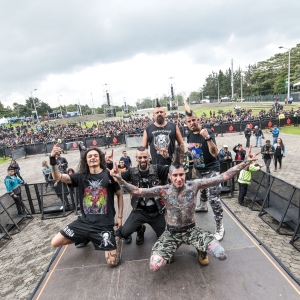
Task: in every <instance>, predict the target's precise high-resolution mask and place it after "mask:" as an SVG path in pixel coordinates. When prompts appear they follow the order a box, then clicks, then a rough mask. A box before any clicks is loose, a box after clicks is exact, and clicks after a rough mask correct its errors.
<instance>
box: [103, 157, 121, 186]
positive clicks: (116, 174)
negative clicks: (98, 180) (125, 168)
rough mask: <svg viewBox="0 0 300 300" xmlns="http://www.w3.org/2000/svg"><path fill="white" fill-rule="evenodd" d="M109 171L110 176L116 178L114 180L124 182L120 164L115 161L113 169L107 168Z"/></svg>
mask: <svg viewBox="0 0 300 300" xmlns="http://www.w3.org/2000/svg"><path fill="white" fill-rule="evenodd" d="M106 170H107V172H109V174H110V176H111V177H113V178H114V180H115V181H116V182H118V183H120V182H123V179H122V176H121V173H120V171H119V168H118V165H117V163H116V162H115V166H114V168H113V169H112V170H110V169H108V168H106Z"/></svg>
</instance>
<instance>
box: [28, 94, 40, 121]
mask: <svg viewBox="0 0 300 300" xmlns="http://www.w3.org/2000/svg"><path fill="white" fill-rule="evenodd" d="M34 91H37V89H34V90H33V91H31V92H30V93H31V99H32V102H33V106H34V110H35V114H36V118H37V121H38V123H39V122H40V120H39V115H38V112H37V110H36V106H35V101H34V99H33V97H32V92H34Z"/></svg>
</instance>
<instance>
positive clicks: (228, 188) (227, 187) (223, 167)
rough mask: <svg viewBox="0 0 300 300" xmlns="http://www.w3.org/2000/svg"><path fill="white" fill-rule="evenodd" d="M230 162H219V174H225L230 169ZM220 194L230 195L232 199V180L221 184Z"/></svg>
mask: <svg viewBox="0 0 300 300" xmlns="http://www.w3.org/2000/svg"><path fill="white" fill-rule="evenodd" d="M231 165H232V162H231V161H230V162H220V174H222V173H224V172H226V171H227V170H228V169H230V168H231ZM221 192H222V193H230V194H231V197H233V192H234V180H233V178H231V179H229V180H227V181H225V182H223V183H222V191H221Z"/></svg>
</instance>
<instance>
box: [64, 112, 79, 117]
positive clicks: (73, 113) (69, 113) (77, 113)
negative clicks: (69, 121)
mask: <svg viewBox="0 0 300 300" xmlns="http://www.w3.org/2000/svg"><path fill="white" fill-rule="evenodd" d="M66 114H67V115H68V116H69V117H76V116H80V112H79V111H67V113H66Z"/></svg>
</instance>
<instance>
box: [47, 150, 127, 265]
mask: <svg viewBox="0 0 300 300" xmlns="http://www.w3.org/2000/svg"><path fill="white" fill-rule="evenodd" d="M60 151H62V149H61V148H60V147H58V145H57V144H56V145H55V146H54V147H53V149H52V152H51V154H50V165H51V168H52V176H53V179H54V180H58V181H60V182H65V183H67V184H69V185H71V186H73V187H78V193H79V200H80V210H81V214H82V215H81V216H79V217H78V219H77V220H75V221H74V222H72V223H71V224H69V225H68V226H66V227H65V228H63V229H62V230H61V231H60V232H59V233H58V234H57V235H56V236H55V237H54V238H53V239H52V241H51V245H52V246H53V247H60V246H64V245H68V244H71V243H75V245H76V243H83V242H85V241H91V242H92V243H93V245H94V247H95V249H96V250H102V251H105V258H106V261H107V263H108V265H109V266H112V267H114V266H117V265H118V263H119V259H120V238H119V237H118V236H116V235H115V231H114V225H115V221H114V219H115V214H116V212H115V208H114V194H117V197H118V219H117V221H116V225H117V227H118V228H119V227H120V226H121V225H122V214H123V196H122V192H121V190H120V186H119V185H118V184H117V183H116V182H115V181H114V180H113V179H112V178H111V177H110V176H109V173H108V171H107V170H106V163H105V154H104V153H103V152H102V151H101V150H100V149H97V148H94V149H89V150H87V151H86V152H85V154H84V156H82V157H81V159H80V162H79V172H78V173H76V174H71V175H68V174H61V173H60V172H59V171H58V169H57V165H56V162H55V156H56V154H57V153H58V152H60Z"/></svg>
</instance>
